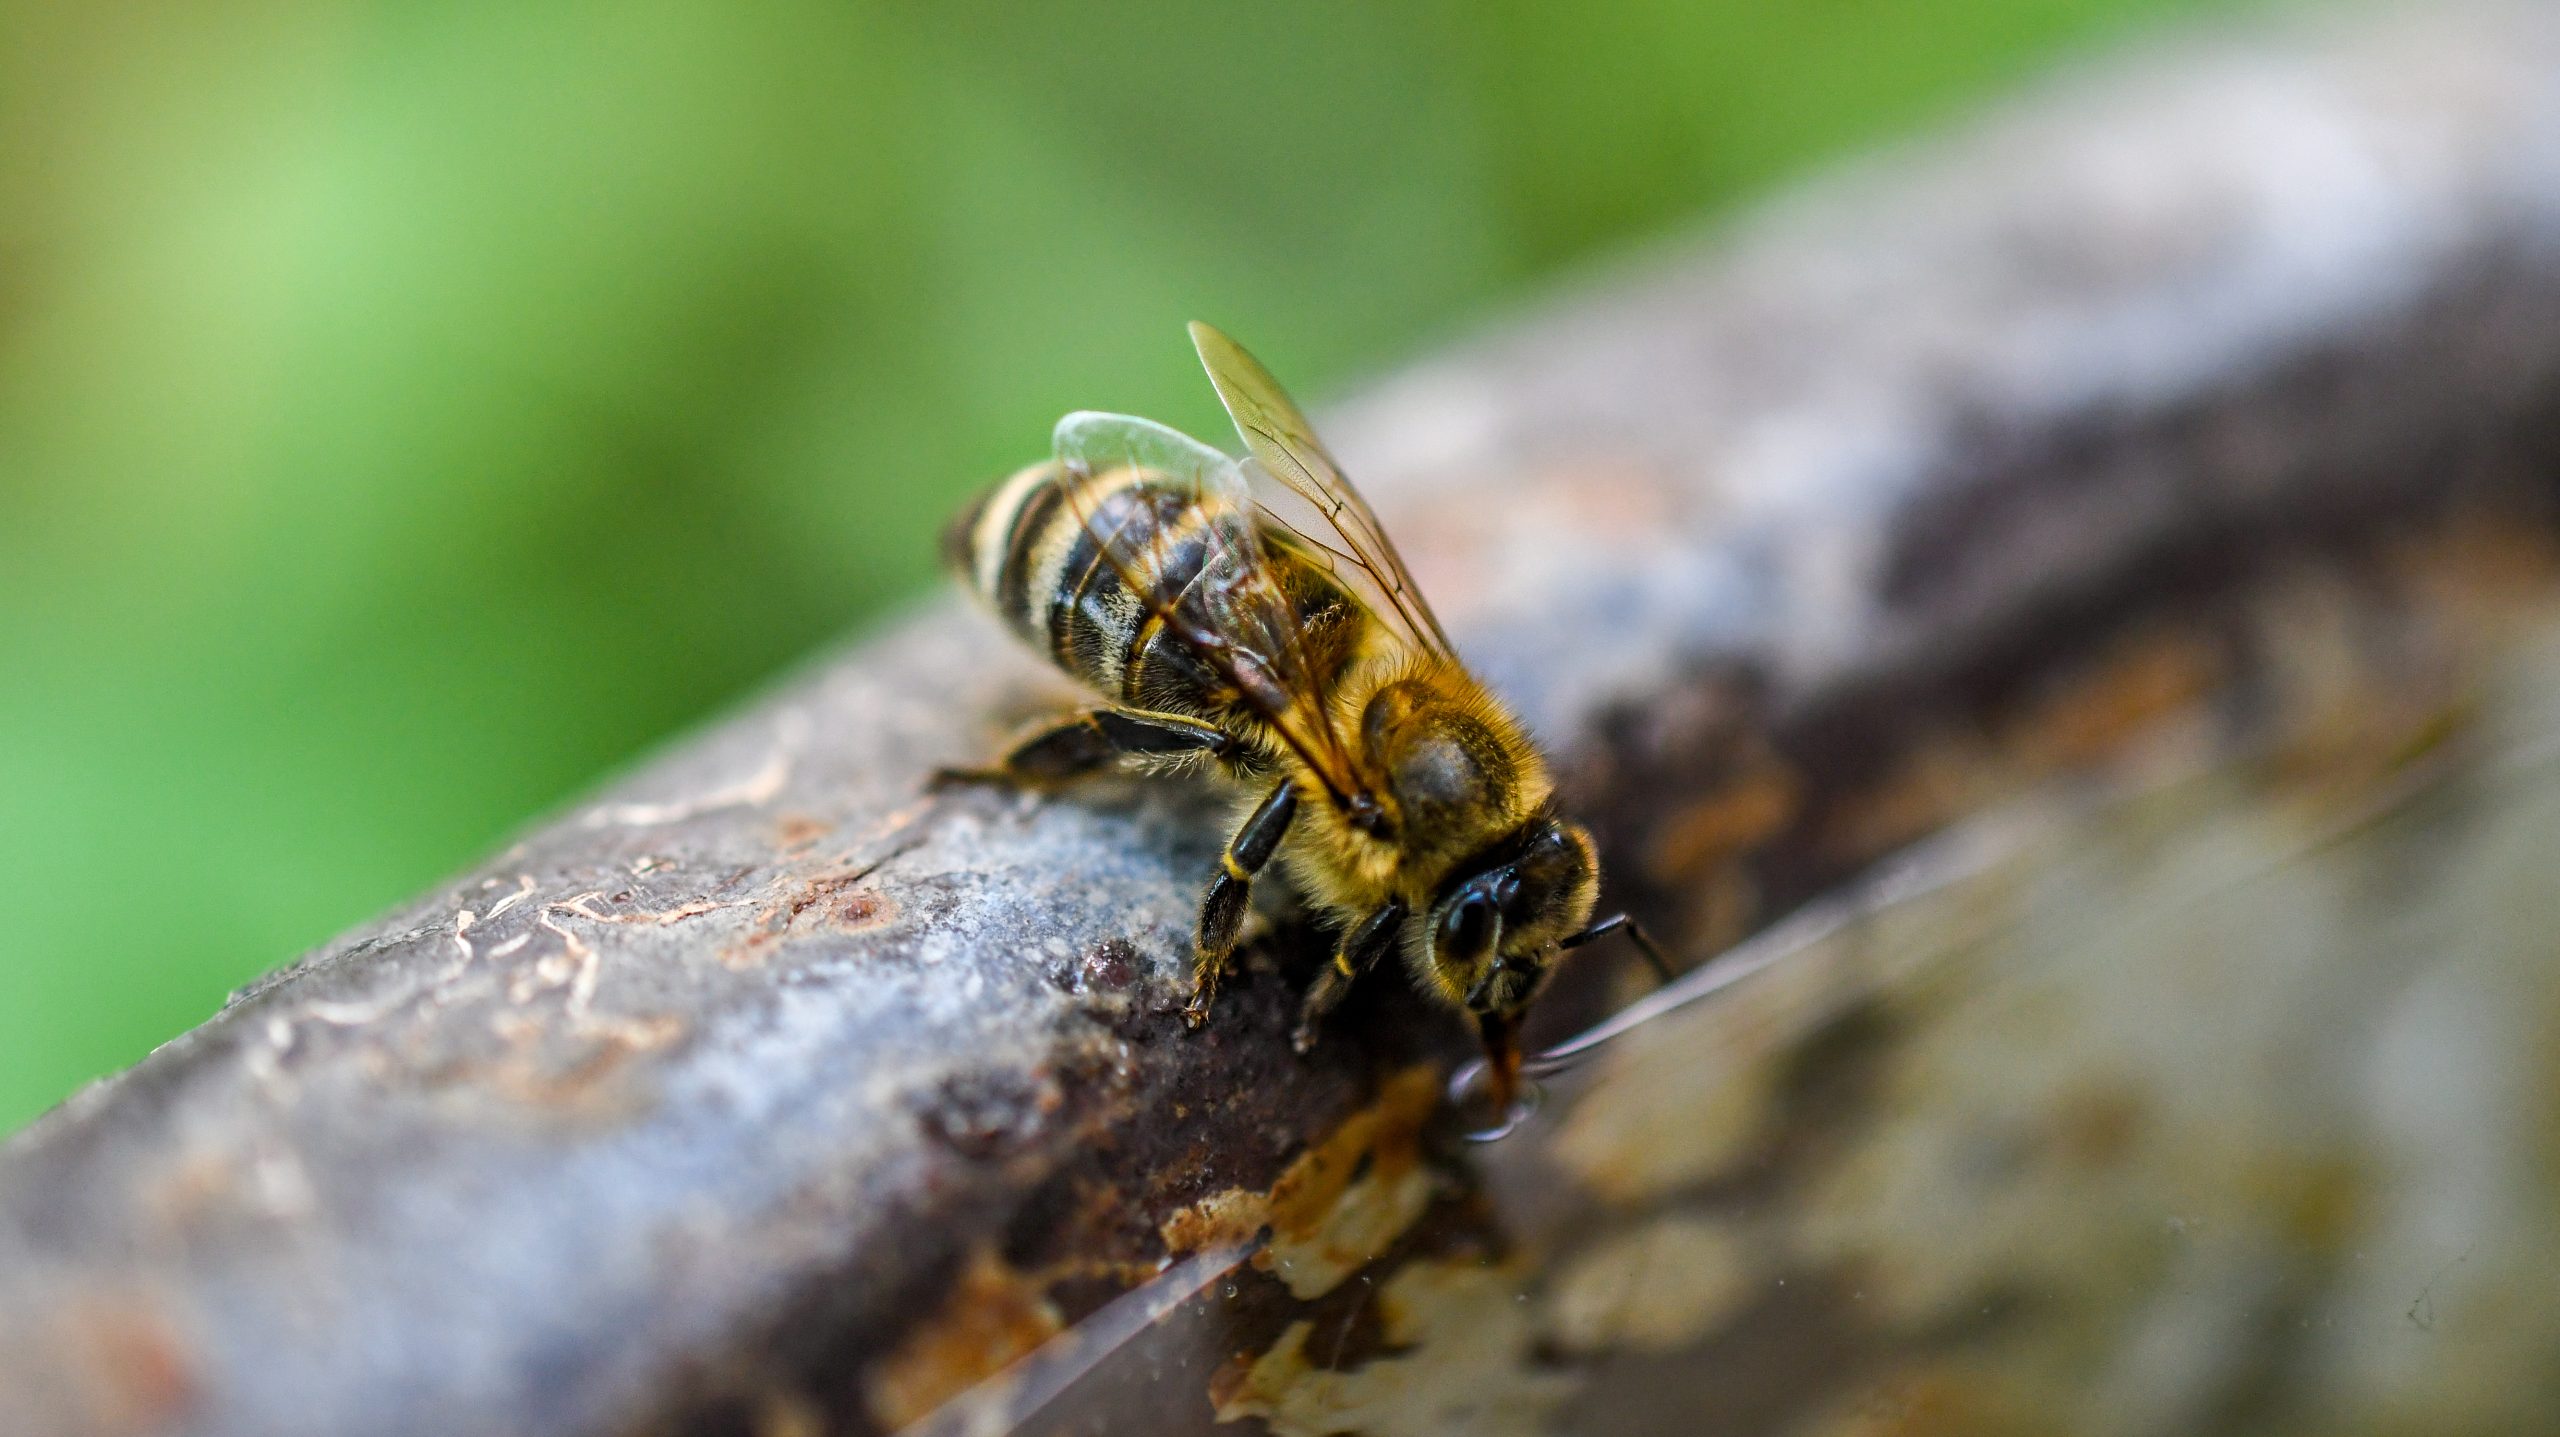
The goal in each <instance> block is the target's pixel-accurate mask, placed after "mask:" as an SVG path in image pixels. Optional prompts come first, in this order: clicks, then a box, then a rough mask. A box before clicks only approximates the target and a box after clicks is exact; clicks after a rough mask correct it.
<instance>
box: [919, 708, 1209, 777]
mask: <svg viewBox="0 0 2560 1437" xmlns="http://www.w3.org/2000/svg"><path fill="white" fill-rule="evenodd" d="M1235 747H1236V741H1235V737H1234V735H1232V734H1229V733H1228V732H1227V731H1226V730H1224V729H1222V728H1219V727H1218V726H1216V725H1215V724H1207V723H1202V722H1201V721H1200V720H1198V719H1195V718H1190V717H1187V716H1185V715H1182V714H1169V713H1158V712H1155V711H1153V710H1151V709H1083V710H1079V711H1078V712H1075V713H1071V714H1068V715H1066V716H1064V717H1062V718H1058V719H1053V720H1051V721H1050V722H1048V723H1045V724H1043V725H1041V726H1040V727H1038V728H1036V729H1033V730H1032V731H1031V732H1029V733H1027V734H1025V735H1023V736H1022V737H1021V738H1020V739H1018V740H1016V741H1015V743H1014V745H1013V747H1012V748H1010V749H1007V750H1006V751H1005V755H1004V757H1003V758H1001V759H998V760H997V761H996V766H995V767H993V768H945V769H937V770H936V771H935V772H934V775H933V786H934V787H936V788H948V787H951V786H952V785H955V784H964V783H993V784H1004V785H1009V786H1014V787H1020V786H1023V785H1030V784H1045V783H1059V782H1062V781H1064V780H1067V779H1071V778H1080V777H1082V776H1083V775H1085V774H1088V773H1091V772H1093V771H1094V770H1095V769H1098V768H1101V767H1103V766H1104V765H1106V764H1108V763H1111V762H1112V761H1113V760H1115V759H1118V758H1120V757H1122V756H1123V755H1126V754H1177V753H1198V752H1204V751H1205V752H1207V753H1208V754H1210V755H1211V756H1212V757H1217V758H1224V757H1225V756H1227V755H1228V754H1229V753H1232V752H1233V751H1234V750H1235Z"/></svg>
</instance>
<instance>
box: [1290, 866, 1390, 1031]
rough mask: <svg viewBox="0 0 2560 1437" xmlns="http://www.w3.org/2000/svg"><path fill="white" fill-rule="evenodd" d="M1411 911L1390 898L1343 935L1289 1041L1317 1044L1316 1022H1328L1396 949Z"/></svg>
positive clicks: (1301, 1008)
mask: <svg viewBox="0 0 2560 1437" xmlns="http://www.w3.org/2000/svg"><path fill="white" fill-rule="evenodd" d="M1407 912H1408V910H1407V909H1406V908H1405V906H1404V900H1403V899H1401V898H1390V899H1388V900H1387V901H1386V902H1385V903H1383V904H1381V905H1379V907H1378V911H1376V912H1375V913H1372V914H1370V915H1369V916H1368V917H1366V918H1363V919H1361V920H1360V926H1359V927H1357V928H1354V929H1352V930H1351V931H1350V932H1349V933H1347V934H1345V935H1344V936H1343V939H1342V947H1341V948H1340V949H1338V950H1336V951H1335V953H1334V955H1333V961H1332V962H1331V963H1328V964H1326V965H1325V969H1324V971H1323V972H1322V973H1319V974H1317V975H1316V981H1315V983H1314V984H1313V985H1312V986H1310V987H1309V988H1308V989H1307V1000H1306V1002H1305V1004H1304V1005H1302V1006H1301V1007H1300V1008H1299V1009H1298V1031H1297V1032H1296V1033H1295V1034H1293V1035H1292V1036H1291V1037H1290V1040H1289V1041H1290V1042H1291V1043H1293V1044H1295V1045H1296V1046H1297V1049H1298V1051H1299V1052H1301V1053H1303V1052H1305V1051H1307V1050H1308V1049H1309V1048H1312V1047H1314V1046H1315V1045H1316V1024H1318V1023H1320V1022H1322V1021H1324V1015H1325V1014H1327V1013H1330V1012H1332V1011H1333V1008H1334V1005H1335V1004H1337V1003H1340V1002H1341V1001H1342V996H1343V995H1344V994H1346V993H1348V992H1350V991H1351V984H1352V982H1353V981H1354V980H1355V979H1357V978H1358V977H1359V976H1360V975H1361V974H1363V973H1366V972H1368V971H1369V970H1370V969H1372V968H1374V967H1376V966H1378V960H1379V959H1381V958H1384V957H1385V956H1387V955H1388V954H1389V953H1391V952H1393V951H1395V946H1396V935H1398V934H1400V933H1402V932H1403V931H1404V920H1405V918H1406V916H1407Z"/></svg>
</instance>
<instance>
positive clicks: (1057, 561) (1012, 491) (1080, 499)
mask: <svg viewBox="0 0 2560 1437" xmlns="http://www.w3.org/2000/svg"><path fill="white" fill-rule="evenodd" d="M1073 482H1075V484H1076V488H1075V492H1074V493H1073V494H1072V495H1070V494H1069V493H1068V490H1067V483H1066V482H1065V481H1062V479H1061V476H1060V473H1059V471H1058V470H1057V468H1056V467H1055V466H1053V465H1046V464H1043V465H1035V466H1033V467H1031V468H1029V469H1025V470H1023V471H1022V472H1020V473H1018V474H1015V475H1014V476H1013V477H1011V478H1009V479H1007V480H1005V481H1004V483H1002V484H1000V485H998V486H997V487H996V488H995V490H994V491H993V492H992V493H990V494H988V495H987V496H986V498H984V499H983V500H981V501H980V502H979V503H978V504H977V505H975V506H974V507H972V508H971V509H969V510H968V511H966V512H964V513H963V514H961V516H960V517H959V518H958V519H957V520H955V521H954V523H953V525H952V528H951V530H950V531H949V533H948V534H947V535H946V536H945V539H944V553H945V557H946V558H947V559H948V560H949V562H950V563H951V566H952V567H953V568H954V569H955V570H957V571H958V572H959V573H960V575H961V577H962V578H963V579H964V580H966V581H967V582H968V584H969V585H970V587H971V588H973V589H975V590H976V591H977V593H978V595H979V597H980V598H982V599H984V600H985V601H986V603H987V604H988V606H989V607H991V608H993V609H994V610H995V611H996V613H997V615H998V616H999V617H1001V618H1002V619H1003V620H1004V621H1005V623H1006V624H1007V625H1009V626H1010V627H1011V628H1012V629H1013V630H1014V632H1015V633H1017V634H1019V635H1021V636H1022V638H1023V639H1024V641H1025V642H1027V643H1030V644H1031V645H1033V646H1034V647H1036V648H1039V649H1041V650H1043V651H1045V652H1046V653H1047V654H1048V655H1049V656H1050V658H1051V659H1053V660H1054V661H1055V662H1056V663H1057V665H1058V666H1059V667H1060V668H1062V669H1064V670H1066V672H1067V673H1068V674H1070V675H1072V676H1073V677H1075V678H1077V679H1080V680H1082V681H1083V682H1084V683H1086V684H1088V685H1090V686H1092V687H1093V688H1094V689H1096V690H1098V691H1100V692H1101V693H1102V694H1104V695H1105V696H1107V697H1110V698H1114V699H1117V700H1119V701H1121V702H1123V703H1132V704H1140V705H1143V706H1146V707H1154V708H1166V707H1171V708H1178V709H1184V710H1189V711H1193V712H1198V711H1201V710H1202V709H1203V708H1204V707H1210V706H1213V705H1209V704H1208V703H1207V702H1206V700H1207V699H1208V698H1209V695H1208V694H1206V693H1204V692H1202V690H1203V688H1204V686H1205V685H1206V684H1207V682H1208V675H1207V674H1206V673H1205V671H1203V670H1202V669H1201V667H1200V666H1199V664H1198V663H1197V662H1196V660H1194V659H1193V658H1192V656H1191V655H1190V653H1189V652H1188V650H1187V649H1185V648H1184V647H1183V645H1182V642H1181V640H1180V637H1179V636H1178V635H1177V634H1174V633H1171V632H1169V629H1171V628H1172V627H1173V625H1171V624H1169V623H1168V621H1167V618H1166V617H1165V616H1166V615H1167V614H1168V613H1170V612H1171V611H1174V610H1175V609H1176V608H1177V607H1178V606H1179V604H1180V603H1181V599H1182V595H1183V594H1184V593H1185V592H1186V591H1187V590H1189V589H1190V588H1191V587H1192V586H1193V585H1194V584H1197V583H1201V582H1203V581H1204V576H1203V574H1202V569H1203V568H1204V567H1205V566H1207V565H1209V564H1210V563H1212V562H1213V560H1214V559H1215V557H1216V556H1217V555H1219V554H1221V553H1223V552H1224V550H1223V549H1221V548H1220V547H1219V546H1218V545H1216V544H1215V543H1214V541H1213V538H1212V535H1211V532H1210V528H1211V513H1210V511H1209V510H1207V509H1206V508H1204V507H1203V506H1202V505H1201V504H1200V503H1199V502H1198V495H1197V494H1196V493H1195V492H1194V491H1193V490H1192V489H1191V488H1190V487H1189V486H1187V485H1172V484H1166V483H1163V482H1161V481H1159V480H1156V479H1155V476H1152V475H1148V474H1144V473H1141V472H1137V471H1121V472H1118V473H1113V474H1106V475H1103V476H1100V477H1098V478H1092V479H1084V480H1079V481H1073ZM1097 536H1106V537H1107V538H1108V540H1109V552H1107V553H1106V552H1105V550H1104V546H1103V543H1102V542H1101V540H1100V539H1098V538H1097ZM1218 577H1219V576H1217V575H1208V576H1205V578H1206V581H1208V582H1215V581H1216V580H1217V578H1218ZM1133 586H1134V587H1133Z"/></svg>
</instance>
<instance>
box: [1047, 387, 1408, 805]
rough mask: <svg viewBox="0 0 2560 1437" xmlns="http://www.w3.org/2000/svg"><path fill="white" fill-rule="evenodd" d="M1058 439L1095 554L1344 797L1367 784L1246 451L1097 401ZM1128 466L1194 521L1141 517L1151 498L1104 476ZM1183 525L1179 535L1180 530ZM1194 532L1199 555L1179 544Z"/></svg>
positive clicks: (1064, 422) (1062, 465)
mask: <svg viewBox="0 0 2560 1437" xmlns="http://www.w3.org/2000/svg"><path fill="white" fill-rule="evenodd" d="M1052 443H1053V445H1054V447H1055V449H1056V453H1057V460H1058V467H1059V471H1060V472H1061V473H1062V474H1063V475H1064V476H1065V477H1066V479H1067V482H1066V484H1065V485H1064V486H1063V488H1064V491H1065V494H1066V497H1067V503H1068V504H1069V506H1070V507H1071V510H1072V512H1073V513H1074V514H1075V516H1076V520H1077V522H1078V523H1079V524H1080V525H1082V526H1083V529H1084V532H1085V533H1086V535H1087V536H1088V537H1090V539H1091V540H1092V543H1093V548H1094V552H1095V555H1096V559H1095V562H1097V563H1107V564H1109V565H1111V566H1112V568H1113V569H1115V570H1116V571H1117V572H1118V574H1119V577H1120V581H1121V585H1122V587H1124V588H1125V589H1127V590H1128V592H1130V593H1131V594H1134V595H1136V596H1138V598H1139V600H1140V601H1141V602H1142V603H1145V604H1146V605H1147V606H1148V611H1149V614H1150V616H1151V617H1153V618H1155V619H1158V620H1160V621H1162V623H1163V624H1164V628H1165V632H1166V633H1168V634H1170V635H1172V636H1173V638H1174V639H1175V640H1176V641H1177V642H1179V643H1180V644H1182V645H1183V647H1184V648H1186V649H1188V650H1189V651H1190V652H1191V654H1192V655H1193V656H1194V657H1196V658H1197V659H1199V660H1200V662H1201V663H1202V664H1203V665H1204V666H1206V667H1207V668H1208V669H1209V670H1210V672H1212V673H1214V674H1216V675H1217V676H1218V677H1219V678H1220V679H1221V680H1222V681H1223V682H1225V683H1226V684H1227V685H1228V686H1229V687H1231V688H1233V689H1234V690H1235V691H1236V693H1237V694H1238V695H1239V696H1241V698H1242V699H1243V701H1244V702H1245V704H1246V705H1248V706H1249V707H1251V708H1252V709H1253V710H1254V711H1255V712H1256V713H1258V714H1259V715H1260V716H1261V717H1262V719H1263V721H1264V722H1265V723H1267V724H1269V725H1270V726H1271V728H1272V731H1273V732H1275V733H1277V734H1278V735H1280V738H1281V740H1282V741H1283V742H1285V743H1286V744H1288V745H1289V747H1290V748H1291V749H1293V750H1295V751H1296V752H1297V754H1298V756H1299V757H1300V758H1301V759H1303V760H1305V761H1306V764H1307V766H1308V767H1309V768H1310V769H1312V770H1313V771H1314V772H1315V774H1316V775H1317V777H1318V779H1319V780H1320V781H1321V782H1322V783H1323V784H1324V785H1325V788H1326V789H1327V791H1328V792H1329V794H1330V795H1331V797H1332V798H1333V799H1334V801H1335V802H1336V803H1338V804H1347V803H1348V802H1349V801H1350V799H1351V798H1352V797H1353V795H1355V794H1358V793H1361V792H1362V791H1363V790H1364V785H1363V784H1362V783H1361V781H1360V779H1359V777H1358V775H1357V771H1356V770H1355V769H1354V767H1353V765H1352V763H1351V759H1350V755H1349V752H1348V750H1347V749H1346V747H1345V746H1344V744H1343V742H1342V739H1341V737H1340V735H1338V734H1336V733H1335V732H1334V730H1333V726H1332V718H1331V716H1332V713H1333V705H1332V704H1331V702H1330V701H1329V696H1328V695H1327V694H1326V693H1325V691H1324V682H1323V679H1322V678H1321V676H1320V674H1319V670H1318V666H1317V665H1316V663H1315V662H1314V660H1313V658H1312V656H1311V654H1310V651H1309V647H1308V643H1307V636H1306V634H1305V633H1304V631H1303V629H1302V627H1301V625H1300V623H1299V621H1298V615H1297V611H1296V609H1295V608H1293V607H1292V606H1291V605H1290V603H1289V601H1288V596H1287V595H1286V594H1285V593H1283V592H1282V590H1281V587H1280V584H1279V582H1278V580H1277V579H1276V578H1275V577H1274V575H1273V574H1272V571H1271V566H1270V561H1269V558H1268V556H1267V554H1266V553H1265V551H1264V549H1263V546H1262V539H1261V536H1260V534H1259V532H1258V527H1257V524H1256V522H1255V505H1254V500H1253V495H1252V492H1251V490H1250V489H1249V488H1248V487H1247V485H1246V483H1245V479H1244V475H1243V473H1242V472H1241V471H1239V470H1238V469H1237V467H1236V461H1235V460H1233V459H1230V458H1228V457H1227V456H1226V455H1224V454H1221V453H1219V452H1218V451H1217V450H1215V449H1212V448H1210V447H1209V446H1207V445H1205V444H1202V443H1201V442H1199V441H1198V440H1196V439H1193V438H1191V437H1190V436H1189V435H1186V434H1183V433H1181V432H1180V431H1178V430H1174V429H1169V428H1167V427H1165V426H1164V425H1161V424H1158V423H1156V422H1154V421H1153V420H1148V419H1140V418H1137V417H1135V416H1133V415H1127V414H1098V413H1094V412H1092V411H1090V410H1079V411H1078V412H1076V413H1073V414H1070V415H1068V416H1067V417H1066V418H1064V419H1061V420H1059V421H1058V427H1057V430H1056V432H1055V434H1054V435H1053V436H1052ZM1129 470H1137V471H1140V472H1142V473H1144V474H1146V475H1148V476H1149V478H1148V480H1147V487H1148V488H1149V489H1151V490H1155V491H1157V492H1163V491H1165V490H1167V489H1170V490H1172V491H1173V492H1175V493H1177V494H1180V495H1181V496H1182V497H1181V502H1182V503H1183V504H1184V506H1185V510H1184V517H1185V518H1186V519H1189V520H1191V521H1192V522H1190V523H1188V524H1183V525H1176V524H1174V523H1169V522H1159V521H1157V517H1156V516H1150V518H1149V521H1148V522H1137V521H1138V519H1139V517H1140V515H1139V510H1138V508H1137V505H1138V504H1139V503H1141V502H1143V501H1142V500H1141V499H1140V498H1139V497H1138V496H1137V495H1136V493H1135V492H1134V491H1132V490H1130V489H1127V488H1122V487H1116V486H1112V485H1108V484H1105V483H1104V482H1103V481H1105V480H1107V479H1108V478H1109V477H1110V476H1112V475H1114V474H1118V473H1122V472H1125V471H1129ZM1186 491H1187V492H1186ZM1177 530H1178V531H1179V533H1180V536H1181V537H1180V538H1179V539H1176V538H1174V537H1171V536H1172V535H1174V534H1175V533H1176V532H1177ZM1194 536H1197V540H1198V543H1199V545H1200V550H1199V551H1198V552H1197V553H1182V554H1177V553H1175V552H1174V550H1175V548H1176V547H1177V545H1178V544H1187V543H1189V542H1190V541H1191V540H1192V538H1193V537H1194ZM1176 580H1178V582H1175V581H1176Z"/></svg>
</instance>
